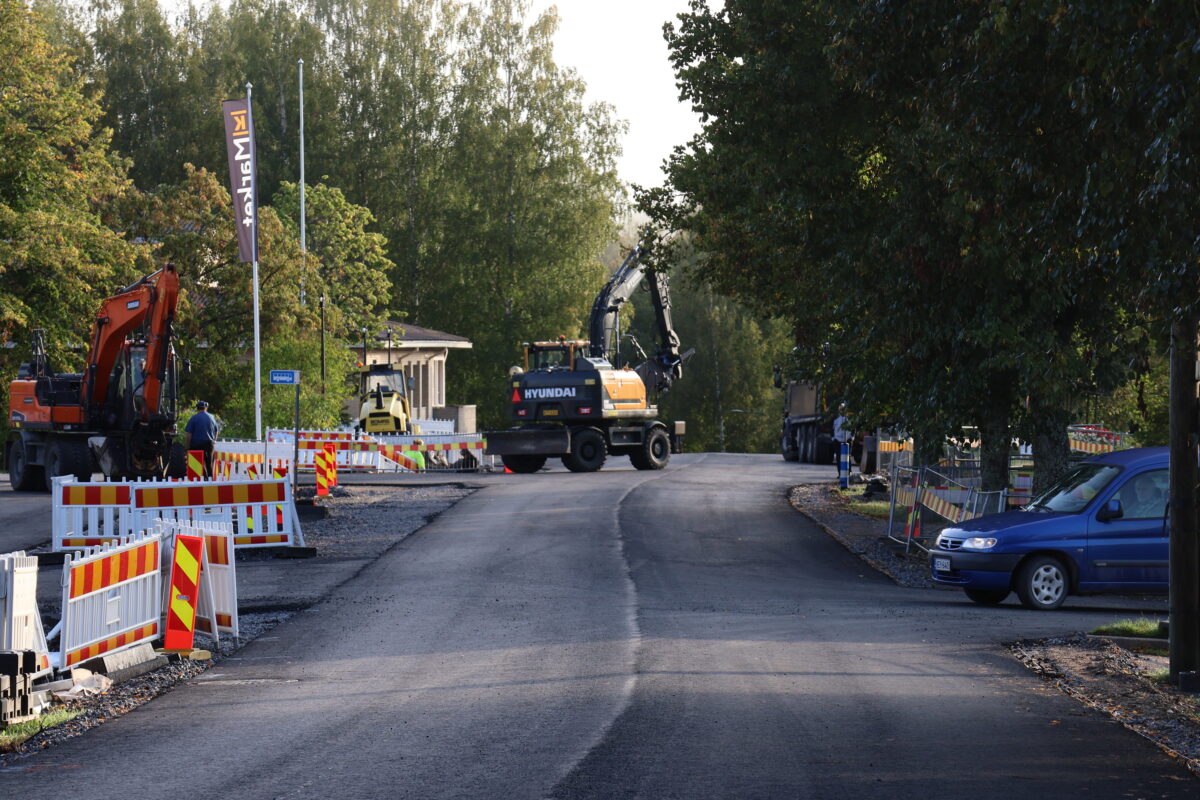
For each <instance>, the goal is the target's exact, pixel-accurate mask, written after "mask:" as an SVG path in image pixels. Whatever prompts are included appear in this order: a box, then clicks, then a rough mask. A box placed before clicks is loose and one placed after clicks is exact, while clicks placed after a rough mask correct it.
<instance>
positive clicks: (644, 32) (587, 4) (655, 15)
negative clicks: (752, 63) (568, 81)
mask: <svg viewBox="0 0 1200 800" xmlns="http://www.w3.org/2000/svg"><path fill="white" fill-rule="evenodd" d="M722 4H723V0H710V2H709V5H710V6H711V7H714V8H719V7H720V6H721V5H722ZM550 6H556V7H557V8H558V16H559V30H558V34H557V35H556V37H555V40H554V60H555V61H556V62H557V63H558V64H560V65H562V66H570V67H574V68H575V69H576V70H577V71H578V72H579V75H580V77H581V78H582V79H583V80H584V81H585V82H586V83H587V87H588V94H587V97H588V100H590V101H597V100H603V101H605V102H608V103H611V104H612V105H614V106H615V107H616V109H617V116H618V117H620V118H621V119H624V120H625V121H626V122H628V123H629V131H628V133H627V134H626V135H625V138H624V141H623V142H622V144H623V146H624V151H625V152H624V155H623V156H622V158H621V160H620V162H619V164H618V170H619V172H620V174H621V178H622V179H623V180H625V181H626V182H630V183H638V184H641V185H643V186H657V185H659V184H661V183H662V171H661V169H660V167H661V164H662V161H663V159H665V158H666V157H667V156H668V155H670V153H671V148H672V147H674V146H675V145H677V144H684V143H685V142H687V141H688V140H689V139H691V137H692V136H693V135H694V134H695V133H696V132H697V131H699V130H700V121H699V118H698V117H697V116H696V114H694V113H693V112H692V110H691V107H690V106H689V105H688V104H687V103H683V102H680V100H679V91H678V89H676V88H675V75H674V73H673V72H672V71H671V64H670V62H669V61H668V60H667V45H666V42H664V41H663V37H662V26H663V23H664V22H667V21H674V20H675V15H676V14H679V13H680V12H682V11H686V10H687V8H688V2H687V0H532V2H531V8H530V13H531V14H537V13H540V12H541V11H544V10H545V9H547V8H549V7H550Z"/></svg>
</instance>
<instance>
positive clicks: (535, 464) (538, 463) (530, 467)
mask: <svg viewBox="0 0 1200 800" xmlns="http://www.w3.org/2000/svg"><path fill="white" fill-rule="evenodd" d="M500 463H502V464H504V466H505V467H507V468H508V470H509V471H510V472H519V473H523V474H528V473H530V472H537V471H538V470H539V469H541V468H542V467H544V466H545V465H546V457H545V456H520V455H514V456H500Z"/></svg>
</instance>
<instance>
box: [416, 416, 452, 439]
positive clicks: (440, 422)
mask: <svg viewBox="0 0 1200 800" xmlns="http://www.w3.org/2000/svg"><path fill="white" fill-rule="evenodd" d="M412 424H413V427H414V428H415V429H416V430H419V431H420V433H419V434H417V435H418V436H453V435H454V420H452V419H414V420H413V421H412Z"/></svg>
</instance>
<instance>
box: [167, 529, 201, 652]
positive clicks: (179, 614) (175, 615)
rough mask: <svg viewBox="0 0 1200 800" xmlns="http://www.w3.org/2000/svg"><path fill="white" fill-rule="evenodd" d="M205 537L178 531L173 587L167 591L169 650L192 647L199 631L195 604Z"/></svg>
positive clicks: (197, 595) (173, 562) (172, 572)
mask: <svg viewBox="0 0 1200 800" xmlns="http://www.w3.org/2000/svg"><path fill="white" fill-rule="evenodd" d="M203 558H204V537H203V536H191V535H188V534H183V533H177V534H176V535H175V557H174V559H172V564H171V582H170V586H171V589H170V591H169V592H168V594H167V603H166V609H167V630H166V633H165V634H164V635H163V648H164V649H166V650H181V651H186V650H191V649H192V645H193V642H194V637H195V634H196V607H197V606H198V605H199V603H200V563H201V560H202V559H203Z"/></svg>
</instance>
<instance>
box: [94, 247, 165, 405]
mask: <svg viewBox="0 0 1200 800" xmlns="http://www.w3.org/2000/svg"><path fill="white" fill-rule="evenodd" d="M178 299H179V274H178V273H177V272H176V271H175V265H174V264H167V265H166V266H165V267H163V268H162V269H161V270H159V271H158V272H155V273H153V274H151V275H147V276H146V277H144V278H142V279H141V280H140V281H138V282H137V283H135V284H133V285H132V286H127V287H126V288H124V289H122V290H121V291H120V292H118V293H117V294H115V295H113V296H112V297H110V298H108V299H107V300H105V301H104V302H103V303H102V304H101V305H100V310H99V311H97V312H96V321H95V323H94V324H93V326H92V343H91V347H90V348H89V349H88V358H87V366H86V372H85V374H84V381H83V396H82V398H81V399H82V402H83V406H84V407H85V408H89V407H93V406H96V405H98V404H102V403H103V402H104V398H105V397H106V396H107V394H108V384H109V380H110V379H111V376H112V371H113V366H114V365H115V364H116V361H117V358H118V357H119V356H120V354H121V348H122V347H123V346H124V344H125V337H126V336H127V335H128V334H129V333H130V331H132V330H134V329H135V328H137V327H138V326H139V325H141V324H142V323H143V322H146V321H149V326H148V335H147V347H146V367H145V373H144V374H145V385H144V387H143V397H144V398H145V401H146V402H145V406H144V408H143V410H142V415H143V417H148V416H150V415H152V414H154V413H156V412H157V411H158V404H159V398H160V397H161V394H162V384H163V381H164V380H165V379H166V373H167V359H168V356H169V353H170V349H171V336H172V326H173V324H174V321H175V305H176V302H177V301H178Z"/></svg>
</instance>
